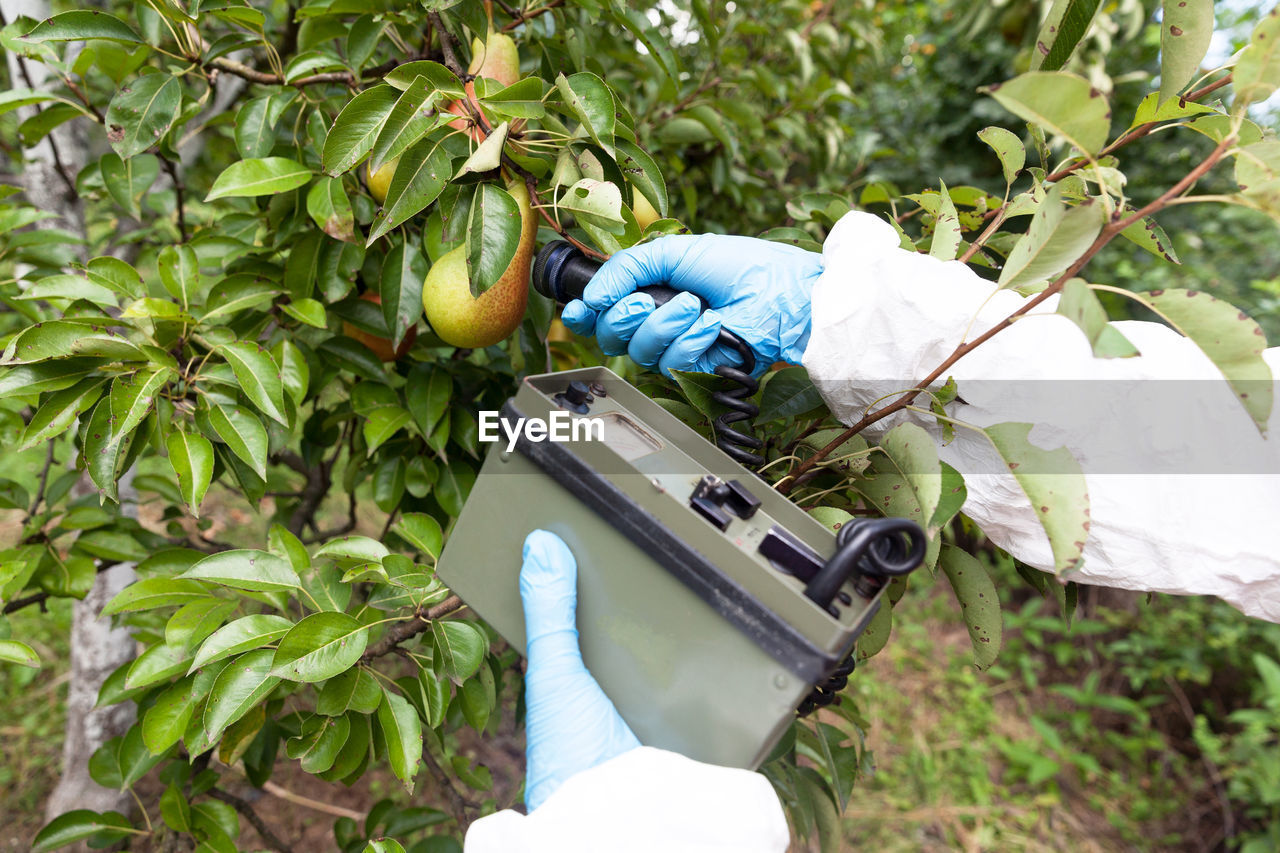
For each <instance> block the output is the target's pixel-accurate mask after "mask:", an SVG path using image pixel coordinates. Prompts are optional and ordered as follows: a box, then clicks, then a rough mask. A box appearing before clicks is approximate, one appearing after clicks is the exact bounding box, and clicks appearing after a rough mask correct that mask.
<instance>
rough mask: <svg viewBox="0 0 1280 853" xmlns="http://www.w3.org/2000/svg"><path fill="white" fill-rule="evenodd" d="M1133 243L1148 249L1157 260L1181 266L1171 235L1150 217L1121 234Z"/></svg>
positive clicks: (1139, 221)
mask: <svg viewBox="0 0 1280 853" xmlns="http://www.w3.org/2000/svg"><path fill="white" fill-rule="evenodd" d="M1120 234H1121V235H1122V236H1123V237H1124V238H1125V239H1126V240H1128V241H1130V242H1131V243H1134V244H1136V245H1138V246H1141V247H1142V248H1144V249H1146V250H1147V251H1148V252H1150V253H1151V254H1153V255H1155V256H1156V257H1157V258H1163V259H1165V260H1166V261H1168V262H1169V263H1171V264H1181V263H1182V261H1180V260H1178V253H1177V252H1175V251H1174V249H1173V241H1172V240H1170V239H1169V235H1168V234H1166V233H1165V230H1164V229H1163V228H1161V227H1160V223H1158V222H1156V221H1155V220H1154V219H1152V218H1151V217H1150V216H1147V217H1144V218H1143V219H1140V220H1138V221H1137V222H1135V223H1133V224H1132V225H1130V226H1129V227H1128V228H1126V229H1124V230H1123V231H1121V232H1120Z"/></svg>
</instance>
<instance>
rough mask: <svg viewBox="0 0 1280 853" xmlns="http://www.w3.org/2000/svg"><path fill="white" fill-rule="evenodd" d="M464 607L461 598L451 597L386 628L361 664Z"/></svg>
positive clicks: (365, 654) (385, 652) (390, 649)
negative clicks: (385, 631)
mask: <svg viewBox="0 0 1280 853" xmlns="http://www.w3.org/2000/svg"><path fill="white" fill-rule="evenodd" d="M465 606H466V605H464V604H463V603H462V599H461V598H458V596H456V595H451V596H449V597H448V598H446V599H445V600H444V601H442V602H440V603H439V604H437V605H435V606H434V607H431V608H429V609H427V610H426V611H422V610H419V611H418V612H417V613H415V614H414V616H413V618H412V619H409V620H407V621H405V622H397V623H396V624H394V625H392V626H391V627H390V628H388V629H387V633H385V634H383V635H382V639H380V640H378V642H376V643H374V644H373V645H372V646H369V648H367V649H365V651H364V654H363V655H361V656H360V660H361V662H363V663H368V662H369V661H371V660H373V659H374V658H377V657H382V656H383V655H385V654H388V653H390V652H392V651H394V650H395V648H396V646H398V645H399V644H401V643H403V642H404V641H405V640H410V639H413V638H414V637H416V636H418V635H419V634H421V633H423V632H424V631H426V630H427V629H428V628H430V627H431V623H432V621H434V620H436V619H439V618H441V617H443V616H448V615H449V614H450V613H453V612H454V611H455V610H459V609H461V608H462V607H465Z"/></svg>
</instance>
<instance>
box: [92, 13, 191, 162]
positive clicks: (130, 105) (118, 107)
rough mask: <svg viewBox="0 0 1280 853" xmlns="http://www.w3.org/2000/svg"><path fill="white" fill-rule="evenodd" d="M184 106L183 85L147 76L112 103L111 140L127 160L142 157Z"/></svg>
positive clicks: (163, 76) (109, 118)
mask: <svg viewBox="0 0 1280 853" xmlns="http://www.w3.org/2000/svg"><path fill="white" fill-rule="evenodd" d="M90 14H92V13H90ZM181 106H182V85H181V84H180V83H179V82H178V80H177V78H176V77H171V76H170V75H168V74H164V73H157V74H144V75H142V76H141V77H138V78H137V79H135V80H133V81H132V82H131V83H130V84H129V85H128V86H125V87H123V88H121V89H120V91H118V92H116V94H115V97H113V98H112V99H111V103H110V105H108V107H107V115H106V119H105V123H106V128H107V140H108V141H109V142H110V143H111V147H112V148H114V149H115V151H116V153H117V154H119V155H120V156H121V157H122V158H123V159H126V160H127V159H128V158H130V157H133V156H135V155H137V154H141V153H142V152H143V151H146V150H147V149H148V148H150V147H151V146H152V145H158V144H159V143H160V140H161V139H163V138H164V135H165V134H166V133H168V132H169V128H170V127H172V126H173V123H174V121H175V120H176V119H177V118H178V110H179V108H180V107H181Z"/></svg>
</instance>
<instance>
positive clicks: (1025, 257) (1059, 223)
mask: <svg viewBox="0 0 1280 853" xmlns="http://www.w3.org/2000/svg"><path fill="white" fill-rule="evenodd" d="M1105 218H1106V214H1105V211H1103V209H1102V206H1101V205H1100V204H1098V203H1097V202H1096V201H1094V200H1093V199H1090V200H1088V201H1086V202H1084V203H1083V204H1078V205H1076V206H1074V207H1068V206H1067V205H1066V203H1065V202H1064V201H1063V185H1062V184H1056V185H1055V186H1054V187H1053V188H1052V189H1050V190H1049V193H1048V195H1047V196H1046V197H1045V199H1044V201H1042V202H1041V203H1040V206H1039V207H1038V208H1036V212H1035V215H1033V216H1032V217H1031V225H1030V226H1029V227H1028V228H1027V233H1026V234H1025V235H1023V236H1022V237H1021V238H1019V240H1018V242H1017V244H1015V245H1014V247H1013V251H1011V252H1010V253H1009V258H1008V260H1007V261H1005V265H1004V269H1002V270H1001V271H1000V286H1001V287H1002V288H1013V287H1019V286H1022V285H1028V284H1035V283H1037V282H1042V281H1048V280H1051V279H1052V278H1053V277H1054V276H1055V275H1057V274H1058V273H1060V272H1062V271H1063V270H1065V269H1066V268H1067V267H1069V266H1071V264H1073V263H1074V262H1075V261H1076V260H1078V259H1079V258H1080V257H1081V256H1083V255H1084V253H1085V251H1087V250H1088V248H1089V247H1090V246H1091V245H1093V241H1094V240H1096V239H1097V237H1098V234H1099V233H1101V231H1102V225H1103V220H1104V219H1105Z"/></svg>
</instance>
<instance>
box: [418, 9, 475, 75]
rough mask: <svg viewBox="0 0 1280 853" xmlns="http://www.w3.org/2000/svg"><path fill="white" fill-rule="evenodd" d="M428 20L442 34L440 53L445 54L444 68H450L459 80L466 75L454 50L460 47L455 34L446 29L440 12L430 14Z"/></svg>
mask: <svg viewBox="0 0 1280 853" xmlns="http://www.w3.org/2000/svg"><path fill="white" fill-rule="evenodd" d="M427 20H428V21H430V22H431V27H432V29H434V30H435V31H436V32H438V33H439V34H440V52H441V53H442V54H444V67H445V68H448V69H449V70H450V71H452V72H453V73H454V74H456V75H458V77H459V78H461V77H463V76H465V75H466V73H467V72H466V71H465V70H463V68H462V65H461V64H460V63H459V62H458V55H457V54H456V53H455V52H454V48H455V47H457V46H458V43H457V41H456V40H455V39H454V37H453V33H451V32H449V30H448V29H446V28H445V25H444V21H442V20H441V19H440V13H439V12H428V13H427Z"/></svg>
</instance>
